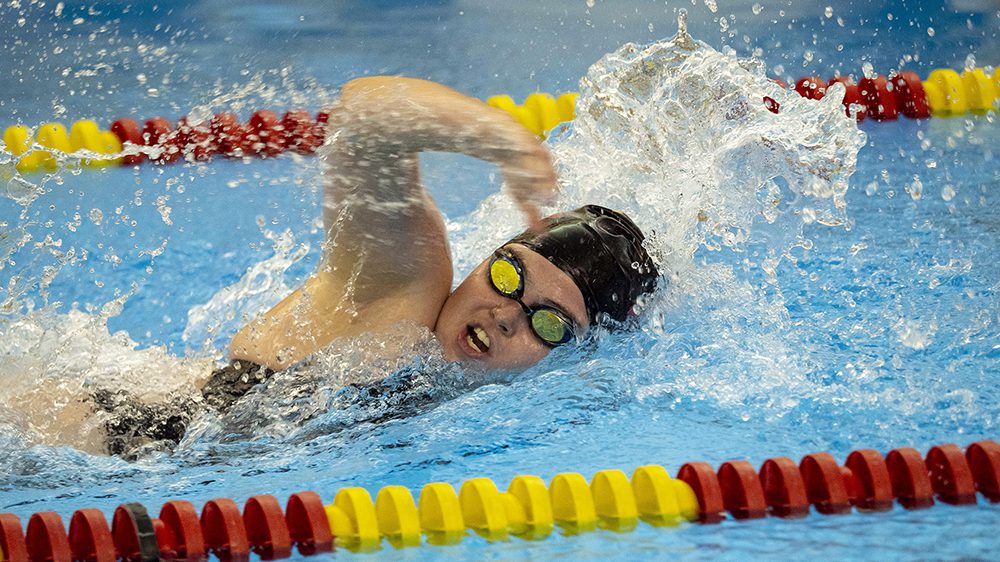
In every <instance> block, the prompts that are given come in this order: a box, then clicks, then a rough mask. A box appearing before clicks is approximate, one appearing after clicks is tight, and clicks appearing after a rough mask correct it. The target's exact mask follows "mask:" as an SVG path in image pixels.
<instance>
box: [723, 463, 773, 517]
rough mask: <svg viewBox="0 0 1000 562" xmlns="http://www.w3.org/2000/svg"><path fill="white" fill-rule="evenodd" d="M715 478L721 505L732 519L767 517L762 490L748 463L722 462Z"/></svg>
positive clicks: (754, 472) (755, 473)
mask: <svg viewBox="0 0 1000 562" xmlns="http://www.w3.org/2000/svg"><path fill="white" fill-rule="evenodd" d="M717 476H718V479H719V486H720V487H721V488H722V503H723V505H724V506H725V508H726V511H728V512H729V513H730V514H732V516H733V517H734V518H736V519H758V518H761V517H764V516H765V515H767V502H766V501H764V489H763V488H761V485H760V479H759V478H758V477H757V472H756V471H755V470H754V469H753V466H751V465H750V463H749V462H747V461H729V462H724V463H722V466H720V467H719V473H718V475H717Z"/></svg>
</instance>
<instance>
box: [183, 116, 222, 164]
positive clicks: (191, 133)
mask: <svg viewBox="0 0 1000 562" xmlns="http://www.w3.org/2000/svg"><path fill="white" fill-rule="evenodd" d="M177 146H178V147H180V149H181V155H182V156H183V157H184V158H185V159H186V160H188V161H195V162H205V161H207V160H210V159H211V158H212V155H213V154H215V153H216V152H217V151H218V143H217V142H216V141H215V135H213V134H212V129H211V122H208V123H205V122H200V123H196V124H191V123H190V122H189V121H188V118H187V117H181V119H180V121H178V122H177Z"/></svg>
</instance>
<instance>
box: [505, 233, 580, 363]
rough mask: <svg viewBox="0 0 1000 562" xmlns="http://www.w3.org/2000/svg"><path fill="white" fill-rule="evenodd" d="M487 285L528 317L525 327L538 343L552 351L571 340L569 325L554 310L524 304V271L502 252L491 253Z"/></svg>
mask: <svg viewBox="0 0 1000 562" xmlns="http://www.w3.org/2000/svg"><path fill="white" fill-rule="evenodd" d="M487 271H488V273H489V277H490V284H492V285H493V288H494V289H496V292H498V293H500V294H501V295H503V296H505V297H507V298H509V299H514V300H515V301H517V303H518V304H520V305H521V308H522V309H524V313H525V314H527V315H528V325H529V326H531V331H532V332H534V333H535V336H537V337H538V339H540V340H542V343H544V344H545V345H548V346H549V347H555V346H557V345H562V344H564V343H568V342H569V341H570V340H572V339H573V338H574V337H575V336H576V333H575V330H574V324H573V321H572V320H570V319H568V318H567V317H566V315H565V314H563V313H562V312H560V311H559V310H557V309H555V308H551V307H548V306H539V307H536V308H531V307H530V306H528V305H526V304H524V301H523V300H521V296H522V295H524V268H523V267H522V266H521V261H520V260H518V259H517V257H516V256H514V255H513V254H511V253H510V252H506V251H504V250H502V249H500V250H497V251H496V252H494V253H493V258H492V259H491V260H490V265H489V268H488V270H487Z"/></svg>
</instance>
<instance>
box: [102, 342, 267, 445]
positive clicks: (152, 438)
mask: <svg viewBox="0 0 1000 562" xmlns="http://www.w3.org/2000/svg"><path fill="white" fill-rule="evenodd" d="M272 375H274V371H272V370H271V369H268V368H267V367H263V366H261V365H258V364H256V363H253V362H251V361H245V360H236V361H233V362H231V363H230V364H229V365H226V366H225V367H222V368H221V369H216V370H215V371H212V375H211V377H209V379H208V383H206V384H205V386H204V387H202V389H201V396H202V399H203V400H204V402H205V403H206V404H208V405H209V406H211V407H212V408H214V409H215V410H218V411H219V412H220V413H225V412H227V411H228V410H229V409H230V408H232V406H233V404H235V403H236V401H237V400H239V399H240V398H242V397H243V396H244V395H245V394H246V393H247V392H250V389H252V388H253V387H255V386H257V385H258V384H260V383H262V382H264V381H266V380H267V379H269V378H271V376H272ZM93 398H94V404H95V405H96V406H97V408H98V409H100V410H103V411H105V412H108V413H110V414H113V416H112V417H110V418H109V419H108V420H107V421H106V422H105V424H104V429H105V434H106V437H105V448H106V449H107V452H108V453H109V454H112V455H121V456H126V457H130V456H135V454H136V452H137V449H138V448H139V447H140V446H142V445H145V444H148V443H153V442H160V443H162V444H163V445H166V446H167V447H173V446H174V445H176V444H177V443H179V442H180V440H181V438H182V437H184V432H185V431H186V430H187V426H188V423H189V422H190V421H191V417H192V412H194V411H195V410H196V408H197V405H196V404H195V401H194V400H192V399H190V398H180V399H176V400H174V401H173V402H168V403H164V404H147V403H145V402H142V401H140V400H138V399H136V398H135V397H134V396H132V395H131V394H129V393H127V392H125V391H122V390H117V391H112V390H108V389H100V390H98V391H97V392H95V393H94V394H93Z"/></svg>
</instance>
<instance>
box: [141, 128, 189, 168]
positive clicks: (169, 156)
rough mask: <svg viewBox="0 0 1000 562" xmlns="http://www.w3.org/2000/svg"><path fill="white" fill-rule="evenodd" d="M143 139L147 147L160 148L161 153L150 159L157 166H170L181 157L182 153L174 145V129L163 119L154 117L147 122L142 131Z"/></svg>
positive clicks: (151, 156)
mask: <svg viewBox="0 0 1000 562" xmlns="http://www.w3.org/2000/svg"><path fill="white" fill-rule="evenodd" d="M142 137H143V141H144V143H145V145H146V146H148V147H150V148H158V149H160V150H159V152H158V153H157V154H156V155H155V156H153V155H150V159H151V160H152V161H153V162H155V163H157V164H170V163H171V162H176V161H177V160H178V159H179V158H180V157H181V151H180V149H179V148H177V146H176V145H175V144H174V143H175V139H176V134H175V133H174V127H173V125H171V124H170V121H167V120H166V119H165V118H163V117H154V118H153V119H150V120H149V121H146V125H145V126H144V127H143V129H142Z"/></svg>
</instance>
